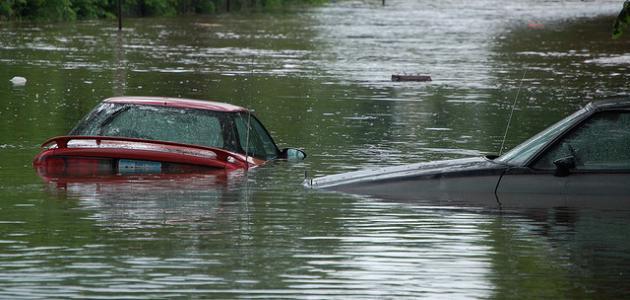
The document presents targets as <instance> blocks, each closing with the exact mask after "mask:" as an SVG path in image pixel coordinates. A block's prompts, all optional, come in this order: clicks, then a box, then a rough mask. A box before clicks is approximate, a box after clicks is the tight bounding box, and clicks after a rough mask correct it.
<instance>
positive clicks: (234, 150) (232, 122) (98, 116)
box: [33, 97, 306, 177]
mask: <svg viewBox="0 0 630 300" xmlns="http://www.w3.org/2000/svg"><path fill="white" fill-rule="evenodd" d="M42 147H43V148H44V149H43V150H42V152H40V153H39V154H38V155H37V156H36V157H35V158H34V160H33V166H34V167H35V168H36V169H37V171H38V173H39V174H40V175H43V176H47V177H49V176H90V175H117V174H135V173H184V172H197V171H207V170H234V169H249V168H252V167H256V166H260V165H262V164H264V163H265V162H267V161H269V160H273V159H278V158H280V159H304V158H305V157H306V154H305V153H304V152H303V151H301V150H299V149H294V148H287V149H284V150H282V151H281V150H279V149H278V147H277V146H276V144H275V142H274V141H273V139H272V137H271V135H270V134H269V132H268V131H267V130H266V129H265V127H264V126H263V125H262V123H260V121H259V120H258V119H257V118H256V117H255V116H254V115H253V114H252V113H251V112H250V111H249V110H247V109H245V108H243V107H239V106H235V105H231V104H227V103H221V102H211V101H200V100H191V99H177V98H163V97H115V98H109V99H106V100H104V101H103V102H101V103H100V104H99V105H97V106H96V107H95V108H94V109H93V110H92V111H91V112H90V113H89V114H88V115H87V116H86V117H85V118H83V120H81V121H80V122H79V123H78V124H77V125H76V126H75V128H74V129H72V130H71V131H70V133H69V135H67V136H58V137H54V138H51V139H49V140H47V141H46V142H44V143H43V144H42Z"/></svg>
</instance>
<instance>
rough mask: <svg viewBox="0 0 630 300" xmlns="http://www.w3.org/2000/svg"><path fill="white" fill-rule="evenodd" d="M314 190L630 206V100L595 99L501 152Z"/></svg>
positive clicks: (459, 201)
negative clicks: (510, 148) (505, 151)
mask: <svg viewBox="0 0 630 300" xmlns="http://www.w3.org/2000/svg"><path fill="white" fill-rule="evenodd" d="M305 185H306V186H308V187H312V188H317V189H325V190H334V191H341V192H346V193H352V194H360V195H368V196H375V197H379V198H384V199H391V200H401V201H422V200H426V201H431V203H434V204H439V205H472V206H479V205H481V206H486V207H488V206H491V207H496V206H498V207H548V206H576V207H580V206H586V207H628V206H630V201H628V200H630V98H617V99H611V100H605V101H599V102H592V103H589V104H588V105H586V106H585V107H584V108H582V109H581V110H579V111H577V112H575V113H573V114H572V115H570V116H568V117H566V118H564V119H563V120H561V121H559V122H558V123H556V124H554V125H552V126H551V127H549V128H547V129H545V130H544V131H542V132H540V133H538V134H537V135H535V136H534V137H532V138H530V139H529V140H527V141H525V142H524V143H522V144H520V145H519V146H517V147H515V148H514V149H512V150H511V151H509V152H507V153H505V154H504V155H502V156H500V157H492V156H488V157H476V158H464V159H456V160H446V161H437V162H428V163H417V164H411V165H403V166H395V167H387V168H379V169H372V170H362V171H356V172H350V173H344V174H338V175H331V176H325V177H320V178H315V179H311V180H307V181H306V182H305Z"/></svg>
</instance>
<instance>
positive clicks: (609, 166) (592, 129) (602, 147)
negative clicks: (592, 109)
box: [533, 111, 630, 170]
mask: <svg viewBox="0 0 630 300" xmlns="http://www.w3.org/2000/svg"><path fill="white" fill-rule="evenodd" d="M570 156H572V157H573V158H574V161H575V164H576V166H575V169H576V170H624V169H625V170H630V112H625V111H611V112H601V113H598V114H595V115H594V116H593V117H591V118H590V119H588V120H587V121H585V122H584V123H582V124H581V125H580V126H579V127H578V128H577V129H575V130H573V131H571V132H570V133H569V134H567V136H565V137H563V138H562V139H561V140H560V141H559V142H558V143H556V144H555V145H554V146H553V147H552V148H551V149H550V150H549V151H547V152H546V153H545V154H544V155H543V156H542V157H541V158H540V159H539V160H538V161H537V162H536V163H535V164H534V165H533V168H535V169H544V170H551V169H555V168H556V167H555V165H554V164H553V162H554V161H555V160H557V159H560V158H564V157H570Z"/></svg>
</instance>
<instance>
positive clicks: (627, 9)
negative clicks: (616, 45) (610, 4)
mask: <svg viewBox="0 0 630 300" xmlns="http://www.w3.org/2000/svg"><path fill="white" fill-rule="evenodd" d="M628 24H630V0H626V2H624V3H623V8H622V9H621V12H620V13H619V15H618V16H617V20H615V24H613V32H612V38H613V39H617V38H619V37H620V36H621V35H622V34H623V32H624V31H625V30H626V29H627V28H628Z"/></svg>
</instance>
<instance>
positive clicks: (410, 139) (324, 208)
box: [0, 0, 630, 299]
mask: <svg viewBox="0 0 630 300" xmlns="http://www.w3.org/2000/svg"><path fill="white" fill-rule="evenodd" d="M434 2H435V1H433V2H426V1H402V0H401V1H387V5H386V6H385V7H382V6H381V5H380V1H377V2H369V1H348V2H341V3H332V4H330V5H326V6H323V7H317V8H311V9H306V10H302V11H296V12H291V13H283V14H275V15H274V14H271V15H262V14H261V15H225V16H210V17H189V18H185V19H130V20H129V21H128V26H127V27H126V28H125V31H124V32H123V34H122V35H119V34H118V33H117V32H116V28H115V24H109V23H108V22H103V21H90V22H80V23H73V24H63V23H61V24H28V23H18V24H3V26H2V27H1V28H0V65H1V66H2V67H1V68H0V81H1V80H5V83H6V84H1V83H0V103H2V105H1V106H0V120H1V121H0V122H1V124H2V126H0V136H1V137H2V140H0V157H2V158H3V159H1V160H0V224H1V225H2V226H0V297H2V298H11V299H19V298H29V299H33V298H42V299H50V298H86V297H87V298H139V299H142V298H144V299H160V298H167V299H172V298H236V297H244V298H290V299H298V298H326V299H328V298H338V299H348V298H356V299H368V298H371V299H380V298H418V297H429V298H448V299H451V298H522V297H523V296H525V297H536V298H593V297H597V298H625V297H627V295H628V293H629V292H630V291H629V290H628V288H627V287H626V284H625V282H626V281H627V278H626V277H627V274H628V270H630V266H629V265H628V261H630V259H629V258H630V257H629V256H628V253H630V251H628V250H630V249H629V248H630V243H629V242H628V241H627V240H626V238H625V233H626V232H627V227H628V225H629V224H628V221H627V219H628V215H629V213H630V212H628V211H626V210H611V211H605V210H589V209H580V208H576V207H570V206H569V207H553V208H544V209H543V208H539V209H520V210H515V211H486V210H482V209H475V208H462V207H433V206H432V205H431V203H430V202H423V203H390V202H385V201H383V200H380V199H369V198H360V197H353V196H348V195H341V194H336V193H323V192H318V191H310V190H304V189H303V188H302V186H301V182H302V180H303V178H304V174H305V173H308V176H318V175H325V174H333V173H337V172H341V171H348V170H356V169H360V168H364V167H375V166H387V165H392V164H403V163H410V162H419V161H426V160H435V159H445V158H456V157H462V156H470V155H479V154H483V153H491V152H497V151H498V148H499V146H500V144H501V137H502V135H503V132H504V130H505V127H504V126H505V123H506V121H507V113H508V112H509V110H510V109H511V104H512V102H513V100H514V96H515V94H516V92H517V89H518V86H519V85H520V82H519V81H520V79H521V78H522V77H523V72H524V70H527V71H526V77H525V79H524V80H523V88H522V90H521V92H520V98H519V101H518V106H517V108H516V112H515V115H514V119H513V120H512V124H513V125H514V126H513V127H512V128H511V130H510V135H509V136H508V139H507V141H506V145H507V146H508V147H512V146H514V145H516V144H517V143H519V142H520V141H522V140H524V139H525V138H527V137H529V136H531V135H532V134H534V133H536V132H538V131H540V130H541V129H542V128H543V127H545V126H547V125H549V124H551V123H553V122H555V121H557V120H558V119H560V118H562V117H564V116H566V115H568V114H569V113H571V112H572V111H574V110H575V109H576V108H577V107H579V106H580V105H582V104H584V103H585V102H588V101H591V100H592V99H596V98H599V97H603V96H608V95H613V94H617V93H619V92H625V89H626V85H627V84H626V83H627V81H628V76H629V75H628V72H627V65H628V64H627V56H628V54H627V53H626V52H627V51H626V50H627V49H628V46H629V45H628V43H629V42H628V40H627V39H622V40H616V41H612V40H610V39H609V35H610V33H609V31H610V24H611V23H612V16H613V15H614V14H615V13H617V11H618V9H619V8H620V6H621V5H620V3H619V1H598V2H589V1H563V2H546V1H543V2H541V1H509V2H507V3H506V2H505V1H468V2H462V1H455V0H452V1H440V2H439V3H434ZM530 23H532V24H536V26H528V24H530ZM394 73H427V74H430V75H431V76H432V77H433V79H434V81H433V82H431V83H405V82H390V81H389V77H390V76H391V75H392V74H394ZM13 76H24V77H26V78H27V80H28V82H27V84H26V85H25V86H23V87H13V86H11V85H10V84H9V83H8V82H7V81H8V80H9V79H10V78H12V77H13ZM3 78H5V79H3ZM118 94H128V95H159V96H175V97H178V96H181V97H190V98H201V99H220V100H224V101H228V102H232V103H235V104H237V105H242V106H246V107H249V108H252V109H254V110H255V112H256V114H257V115H258V117H259V118H260V119H261V120H262V121H263V123H265V124H266V126H267V127H268V129H269V130H270V131H271V133H272V135H273V136H274V137H275V138H276V141H277V142H278V143H279V144H280V146H281V148H282V147H285V146H294V147H304V148H305V149H306V151H307V152H308V153H309V157H308V159H307V160H306V161H304V162H300V163H288V162H282V161H278V162H273V163H271V164H269V165H267V166H264V167H262V168H257V169H254V170H252V171H250V172H249V173H248V174H243V173H241V174H234V175H233V176H216V175H212V174H196V175H178V176H173V177H168V176H167V177H160V176H156V175H150V176H131V177H113V178H109V179H108V180H99V181H90V180H87V181H77V180H74V181H72V180H71V181H60V180H53V181H52V182H49V183H42V180H41V179H40V178H39V177H38V176H37V175H36V174H35V172H34V171H33V169H32V167H31V159H32V158H33V156H34V155H35V154H36V153H37V152H38V144H39V143H41V142H42V141H44V140H45V139H47V138H49V137H51V136H55V135H60V134H64V133H66V132H67V131H68V130H69V129H70V128H72V126H73V125H74V124H75V123H76V122H77V121H78V119H79V118H80V117H81V116H82V115H83V114H85V113H86V112H87V111H89V110H90V109H91V108H92V107H93V106H94V105H95V104H96V103H97V102H98V101H99V100H101V99H103V98H106V97H109V96H112V95H118Z"/></svg>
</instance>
